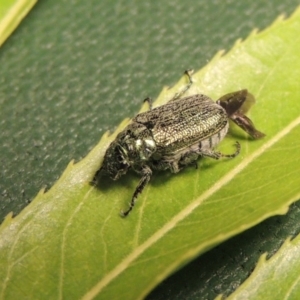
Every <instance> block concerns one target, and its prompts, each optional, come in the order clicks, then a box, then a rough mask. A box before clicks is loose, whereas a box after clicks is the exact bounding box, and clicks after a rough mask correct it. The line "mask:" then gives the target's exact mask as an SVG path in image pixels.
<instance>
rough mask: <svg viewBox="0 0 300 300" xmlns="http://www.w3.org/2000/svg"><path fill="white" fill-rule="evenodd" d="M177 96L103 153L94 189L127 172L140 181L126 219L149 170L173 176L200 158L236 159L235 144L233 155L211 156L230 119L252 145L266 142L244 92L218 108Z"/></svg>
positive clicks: (232, 95)
mask: <svg viewBox="0 0 300 300" xmlns="http://www.w3.org/2000/svg"><path fill="white" fill-rule="evenodd" d="M186 74H187V75H188V77H189V80H190V83H189V86H190V85H191V83H192V79H191V77H190V74H189V72H186ZM189 86H188V87H187V88H186V89H188V88H189ZM186 89H185V90H186ZM180 95H181V93H180V94H178V95H176V96H175V97H174V98H173V99H172V100H171V101H169V102H168V103H167V104H165V105H162V106H159V107H157V108H154V109H151V103H150V110H149V111H147V112H144V113H140V114H138V115H137V116H136V117H134V118H133V119H132V122H131V123H130V124H129V125H128V126H127V127H126V128H125V129H124V130H123V131H122V132H120V133H119V134H118V136H117V137H116V139H115V140H114V141H113V142H112V143H111V144H110V146H109V147H108V149H107V151H106V153H105V156H104V160H103V164H102V167H101V168H100V169H99V170H98V171H97V173H96V174H95V177H94V179H93V183H95V184H96V183H97V181H98V177H99V176H100V175H101V174H103V175H108V176H109V177H110V178H111V179H113V180H117V179H119V178H120V177H121V176H122V175H124V174H126V173H127V171H128V170H130V169H132V170H134V171H135V172H136V173H138V174H140V175H141V179H140V181H139V183H138V185H137V187H136V189H135V191H134V193H133V196H132V199H131V202H130V206H129V208H128V209H127V210H126V211H125V212H122V216H127V215H128V214H129V213H130V211H131V210H132V209H133V207H134V204H135V201H136V199H137V196H138V194H140V193H141V192H142V191H143V189H144V188H145V186H146V185H147V184H148V182H149V180H150V178H151V175H152V170H167V169H169V170H170V171H171V172H172V173H177V172H179V171H180V170H181V169H183V168H184V167H186V166H187V165H191V164H194V165H196V166H197V159H198V158H199V157H204V156H207V157H211V158H214V159H219V158H221V157H228V158H233V157H235V156H237V155H238V154H239V152H240V144H239V143H238V142H236V147H237V149H236V151H235V152H234V153H232V154H222V153H220V152H217V151H215V150H214V148H215V147H216V146H217V145H218V144H219V143H220V141H221V140H222V139H223V138H224V137H225V135H226V134H227V131H228V127H229V119H231V120H232V121H233V122H235V123H236V124H237V125H238V126H239V127H241V128H242V129H243V130H244V131H246V132H247V133H248V134H249V135H250V136H252V137H253V138H254V139H258V138H261V137H263V136H264V134H263V133H261V132H260V131H258V130H256V128H255V126H254V124H253V123H252V121H251V120H250V119H249V118H248V117H246V116H245V113H246V111H247V110H248V109H249V107H247V105H248V104H249V103H250V104H251V100H249V99H251V97H252V100H253V99H254V98H253V96H252V95H251V94H250V93H248V91H247V90H246V89H244V90H240V91H237V92H233V93H230V94H226V95H224V96H222V97H221V98H220V99H219V100H217V102H214V101H213V100H212V99H210V98H209V97H208V96H206V95H202V94H197V95H192V96H188V97H185V98H180ZM246 99H247V101H246ZM146 100H148V101H149V99H146ZM252 102H254V101H252ZM248 106H249V105H248Z"/></svg>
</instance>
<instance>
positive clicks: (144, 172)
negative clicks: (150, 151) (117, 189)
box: [121, 166, 152, 217]
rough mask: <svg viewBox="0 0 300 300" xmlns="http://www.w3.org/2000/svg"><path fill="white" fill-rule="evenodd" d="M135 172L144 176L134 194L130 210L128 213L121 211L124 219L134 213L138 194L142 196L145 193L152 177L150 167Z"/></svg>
mask: <svg viewBox="0 0 300 300" xmlns="http://www.w3.org/2000/svg"><path fill="white" fill-rule="evenodd" d="M135 171H136V172H138V173H140V174H141V175H142V178H141V180H140V182H139V184H138V185H137V187H136V189H135V191H134V193H133V196H132V199H131V202H130V204H129V208H128V209H127V210H126V211H121V216H122V217H126V216H127V215H128V214H129V213H130V212H131V211H132V209H133V207H134V205H135V201H136V199H137V196H138V194H140V193H141V192H142V191H143V189H144V188H145V186H146V185H147V183H148V182H149V180H150V178H151V175H152V170H151V169H150V168H149V167H148V166H143V168H142V169H141V170H139V171H137V170H135Z"/></svg>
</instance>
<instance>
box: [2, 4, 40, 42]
mask: <svg viewBox="0 0 300 300" xmlns="http://www.w3.org/2000/svg"><path fill="white" fill-rule="evenodd" d="M36 2H37V0H1V3H0V46H1V45H2V44H3V43H4V41H5V40H6V39H7V38H8V37H9V36H10V35H11V33H12V32H13V31H14V30H15V29H16V27H17V26H18V25H19V23H20V22H21V21H22V19H23V18H24V17H25V16H26V15H27V13H28V12H29V11H30V9H31V8H32V7H33V6H34V4H35V3H36Z"/></svg>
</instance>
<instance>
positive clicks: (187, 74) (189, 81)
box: [170, 69, 194, 101]
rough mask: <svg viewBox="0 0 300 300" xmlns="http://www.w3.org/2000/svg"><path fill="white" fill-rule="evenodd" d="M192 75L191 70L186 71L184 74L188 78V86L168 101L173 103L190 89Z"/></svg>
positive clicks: (192, 71)
mask: <svg viewBox="0 0 300 300" xmlns="http://www.w3.org/2000/svg"><path fill="white" fill-rule="evenodd" d="M193 73H194V70H192V69H189V70H186V71H185V72H184V74H185V75H186V76H187V78H188V84H187V85H186V86H185V87H184V88H183V90H182V91H180V92H178V93H176V94H175V95H174V97H173V98H172V99H171V100H170V101H174V100H177V99H179V98H181V96H182V95H183V94H184V93H185V92H186V91H187V90H188V89H189V88H190V87H191V85H192V84H193V78H192V74H193Z"/></svg>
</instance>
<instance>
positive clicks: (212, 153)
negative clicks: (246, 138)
mask: <svg viewBox="0 0 300 300" xmlns="http://www.w3.org/2000/svg"><path fill="white" fill-rule="evenodd" d="M235 146H236V151H235V152H234V153H232V154H223V153H221V152H217V151H213V150H201V151H200V153H199V154H200V155H201V156H207V157H210V158H214V159H220V158H221V157H228V158H233V157H236V156H237V155H239V153H240V150H241V145H240V143H239V142H236V143H235Z"/></svg>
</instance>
